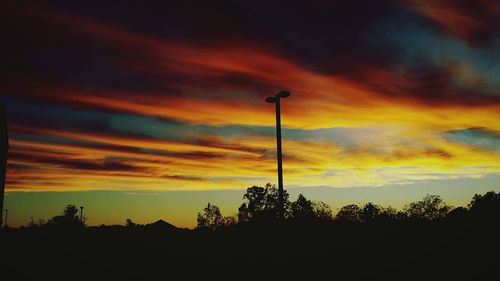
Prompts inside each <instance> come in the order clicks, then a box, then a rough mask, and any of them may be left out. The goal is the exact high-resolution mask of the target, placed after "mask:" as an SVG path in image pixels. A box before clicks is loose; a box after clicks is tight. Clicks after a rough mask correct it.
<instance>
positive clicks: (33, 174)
mask: <svg viewBox="0 0 500 281" xmlns="http://www.w3.org/2000/svg"><path fill="white" fill-rule="evenodd" d="M0 5H1V7H0V19H1V20H0V21H1V26H2V37H3V40H2V43H1V46H0V48H1V49H0V50H1V54H0V58H1V61H2V63H1V64H0V75H1V77H2V79H1V81H0V104H2V105H3V106H4V107H5V108H6V112H7V118H8V122H9V123H8V129H9V140H10V151H9V154H8V168H7V181H6V187H5V188H6V193H7V194H6V197H5V206H6V208H8V209H9V222H10V223H9V224H10V225H22V224H26V223H27V222H28V221H29V217H34V218H35V219H47V218H49V217H51V216H53V215H55V214H57V213H59V212H61V210H62V209H63V207H64V206H65V205H66V204H69V203H72V204H77V205H84V206H85V207H86V209H85V210H86V214H87V217H88V223H89V224H90V225H99V224H102V223H106V224H123V223H124V221H125V219H126V218H132V219H133V220H134V221H137V222H140V223H147V222H152V221H155V220H156V219H160V218H162V219H165V220H168V221H169V222H171V223H173V224H175V225H178V226H181V227H193V226H195V223H196V213H197V212H198V211H201V210H202V208H203V207H204V206H205V205H206V203H207V202H211V203H215V204H217V205H219V206H220V207H221V209H222V211H223V213H224V214H225V215H233V214H234V213H235V212H236V209H237V207H238V205H239V204H241V203H242V200H241V199H242V195H243V193H244V191H245V189H246V188H247V187H249V186H253V185H260V186H263V185H265V183H267V182H270V183H275V182H276V150H275V145H276V141H275V127H274V125H275V115H274V114H275V113H274V107H273V105H270V104H267V103H265V102H264V100H265V98H266V97H268V96H272V95H274V94H276V93H277V92H278V91H280V90H282V89H285V90H289V91H290V92H291V96H290V97H289V98H287V99H286V100H283V101H282V124H283V133H282V134H283V154H284V183H285V188H287V189H288V190H289V192H290V194H291V195H292V196H291V197H292V199H294V198H296V196H297V195H298V194H299V193H303V194H304V195H305V196H306V197H308V198H311V199H314V200H321V201H324V202H326V203H328V204H330V205H331V206H332V209H334V210H336V209H338V208H340V207H341V206H342V204H349V203H357V204H363V203H366V202H370V201H372V202H375V203H378V204H381V205H392V206H394V207H398V208H401V207H403V206H404V205H405V204H407V203H409V202H412V201H415V200H418V199H420V198H422V197H423V196H424V195H425V194H438V195H441V196H442V197H443V198H444V199H445V200H446V201H447V202H449V203H451V204H453V205H455V206H461V205H466V204H467V203H468V202H469V201H470V199H471V197H472V195H474V194H475V193H484V192H486V191H488V190H496V191H500V90H499V89H500V87H499V86H500V63H498V61H500V3H499V2H498V1H488V0H478V1H467V0H458V1H451V0H443V1H431V0H399V1H387V0H379V1H360V0H350V1H321V0H312V1H186V0H183V1H148V2H147V3H146V2H145V1H129V0H121V1H118V0H116V1H105V2H103V1H95V0H89V1H81V2H73V1H62V0H61V1H22V2H20V1H3V2H2V4H0Z"/></svg>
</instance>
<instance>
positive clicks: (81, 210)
mask: <svg viewBox="0 0 500 281" xmlns="http://www.w3.org/2000/svg"><path fill="white" fill-rule="evenodd" d="M80 221H81V222H83V223H85V222H84V221H83V206H80Z"/></svg>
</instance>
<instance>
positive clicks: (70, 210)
mask: <svg viewBox="0 0 500 281" xmlns="http://www.w3.org/2000/svg"><path fill="white" fill-rule="evenodd" d="M46 225H48V226H55V227H65V228H74V227H83V226H84V224H83V222H82V221H81V220H80V218H79V217H78V208H77V207H76V206H75V205H72V204H69V205H66V207H65V208H64V210H63V213H62V215H58V216H54V217H53V218H51V219H50V220H49V221H47V224H46Z"/></svg>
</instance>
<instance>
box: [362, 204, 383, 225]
mask: <svg viewBox="0 0 500 281" xmlns="http://www.w3.org/2000/svg"><path fill="white" fill-rule="evenodd" d="M381 214H382V207H380V206H378V205H375V204H373V203H371V202H369V203H366V204H365V206H364V207H363V209H361V211H360V218H361V221H363V222H374V221H375V220H377V219H379V218H380V216H381Z"/></svg>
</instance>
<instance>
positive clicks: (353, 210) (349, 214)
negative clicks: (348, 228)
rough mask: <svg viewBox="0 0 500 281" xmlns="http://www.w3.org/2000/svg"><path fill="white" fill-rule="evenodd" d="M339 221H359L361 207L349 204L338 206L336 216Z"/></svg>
mask: <svg viewBox="0 0 500 281" xmlns="http://www.w3.org/2000/svg"><path fill="white" fill-rule="evenodd" d="M336 218H337V220H338V221H339V222H348V223H358V222H361V208H359V206H358V205H355V204H351V205H347V206H344V207H342V208H340V211H339V212H338V213H337V216H336Z"/></svg>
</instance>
